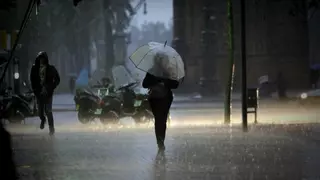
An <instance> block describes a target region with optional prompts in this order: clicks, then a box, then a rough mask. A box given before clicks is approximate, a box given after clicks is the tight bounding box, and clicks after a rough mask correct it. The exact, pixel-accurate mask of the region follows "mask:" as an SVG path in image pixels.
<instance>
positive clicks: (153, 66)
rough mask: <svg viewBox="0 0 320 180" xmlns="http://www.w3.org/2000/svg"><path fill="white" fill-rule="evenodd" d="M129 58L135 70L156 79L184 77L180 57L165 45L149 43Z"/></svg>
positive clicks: (178, 78)
mask: <svg viewBox="0 0 320 180" xmlns="http://www.w3.org/2000/svg"><path fill="white" fill-rule="evenodd" d="M129 58H130V60H131V61H132V63H133V64H134V65H135V66H136V68H138V69H140V70H142V71H144V72H148V73H150V74H152V75H154V76H157V77H162V78H167V79H173V80H180V79H182V78H183V77H184V76H185V71H184V63H183V61H182V58H181V56H180V55H179V54H178V53H177V51H176V50H174V49H173V48H172V47H170V46H168V45H166V44H162V43H157V42H150V43H148V44H146V45H144V46H141V47H140V48H138V49H137V50H136V51H135V52H134V53H133V54H132V55H131V56H130V57H129Z"/></svg>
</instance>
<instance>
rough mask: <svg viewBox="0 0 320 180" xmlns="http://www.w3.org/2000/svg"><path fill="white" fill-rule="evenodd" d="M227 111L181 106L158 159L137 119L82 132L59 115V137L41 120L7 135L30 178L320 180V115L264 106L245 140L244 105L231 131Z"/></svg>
mask: <svg viewBox="0 0 320 180" xmlns="http://www.w3.org/2000/svg"><path fill="white" fill-rule="evenodd" d="M183 106H185V107H183ZM186 106H188V107H190V106H191V107H192V106H193V108H186ZM222 107H223V105H222V104H221V103H211V104H210V103H209V104H207V105H205V103H202V104H201V103H200V104H198V105H195V104H188V103H185V104H180V105H178V104H176V107H174V108H173V109H172V111H171V115H172V123H171V125H170V127H169V129H168V136H167V139H166V147H167V148H166V150H165V152H164V153H157V148H156V144H155V138H154V135H153V133H154V131H153V129H152V127H150V126H152V125H150V126H137V125H135V124H134V123H133V121H132V120H131V119H130V118H126V119H122V120H121V125H113V126H111V125H107V126H103V125H101V124H100V123H99V121H97V122H96V123H93V124H90V125H81V124H80V123H79V122H78V121H77V118H76V113H75V112H55V119H56V135H55V136H54V137H50V136H49V135H48V130H47V129H45V130H40V129H39V128H38V126H39V120H38V119H37V118H31V119H28V120H27V121H26V124H19V125H7V129H8V130H9V131H10V132H12V134H13V146H14V150H15V155H16V162H17V164H18V170H19V172H20V173H21V177H22V179H36V180H37V179H39V180H40V179H41V180H43V179H57V180H69V179H76V180H89V179H90V180H91V179H92V180H94V179H97V180H100V179H101V180H105V179H114V180H128V179H130V180H144V179H145V180H153V179H156V180H165V179H167V180H178V179H181V180H185V179H208V180H211V179H240V180H242V179H243V180H249V179H272V180H273V179H284V180H287V179H290V180H295V179H297V180H298V179H299V180H300V179H319V177H320V172H319V171H318V170H317V169H318V167H319V166H320V154H319V151H320V125H319V124H318V120H319V115H318V114H319V112H318V110H317V109H316V108H308V109H307V108H302V107H298V106H289V105H286V106H280V105H279V104H278V105H277V104H275V106H272V107H273V108H272V107H270V106H269V105H263V106H262V108H261V110H260V111H259V115H258V117H259V119H258V121H259V124H258V125H254V124H252V123H251V124H250V130H249V132H248V133H244V132H242V129H241V126H239V125H238V124H239V123H240V108H239V107H238V105H235V107H234V108H235V110H234V112H233V124H232V125H231V126H226V125H224V124H223V108H222ZM251 120H252V119H251ZM251 122H252V121H251ZM310 123H313V124H310ZM284 124H285V125H284Z"/></svg>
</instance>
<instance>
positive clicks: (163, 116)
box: [158, 97, 172, 144]
mask: <svg viewBox="0 0 320 180" xmlns="http://www.w3.org/2000/svg"><path fill="white" fill-rule="evenodd" d="M160 104H161V107H160V109H161V111H160V112H159V121H158V122H159V123H158V128H159V138H160V143H162V144H163V143H164V140H165V138H166V131H167V120H168V116H169V111H170V107H171V104H172V98H171V97H167V98H165V99H163V100H162V102H161V103H160Z"/></svg>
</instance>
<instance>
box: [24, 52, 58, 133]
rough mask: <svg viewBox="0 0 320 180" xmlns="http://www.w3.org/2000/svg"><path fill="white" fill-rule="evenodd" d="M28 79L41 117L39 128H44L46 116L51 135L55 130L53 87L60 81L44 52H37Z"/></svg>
mask: <svg viewBox="0 0 320 180" xmlns="http://www.w3.org/2000/svg"><path fill="white" fill-rule="evenodd" d="M30 80H31V86H32V89H33V91H34V94H35V95H36V98H37V102H38V112H39V117H40V119H41V124H40V129H44V126H45V122H46V116H47V119H48V124H49V130H50V135H52V134H54V132H55V129H54V120H53V114H52V98H53V93H54V90H55V88H56V87H57V86H58V85H59V83H60V76H59V73H58V71H57V70H56V68H55V67H54V66H53V65H50V64H49V58H48V55H47V53H46V52H40V53H39V54H38V56H37V58H36V61H35V64H34V65H33V66H32V69H31V74H30ZM45 115H46V116H45Z"/></svg>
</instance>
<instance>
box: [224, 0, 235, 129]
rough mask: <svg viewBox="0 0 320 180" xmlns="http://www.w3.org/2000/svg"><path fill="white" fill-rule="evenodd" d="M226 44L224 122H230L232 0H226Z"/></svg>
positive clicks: (232, 54) (232, 66)
mask: <svg viewBox="0 0 320 180" xmlns="http://www.w3.org/2000/svg"><path fill="white" fill-rule="evenodd" d="M227 2H228V45H229V67H228V72H229V73H228V76H229V77H228V80H227V81H228V82H227V85H226V92H225V93H226V96H225V103H224V122H225V123H226V124H229V123H230V122H231V109H232V104H231V99H232V88H233V77H234V33H233V5H232V0H228V1H227Z"/></svg>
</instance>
